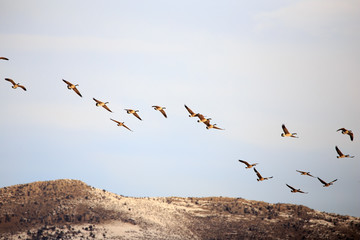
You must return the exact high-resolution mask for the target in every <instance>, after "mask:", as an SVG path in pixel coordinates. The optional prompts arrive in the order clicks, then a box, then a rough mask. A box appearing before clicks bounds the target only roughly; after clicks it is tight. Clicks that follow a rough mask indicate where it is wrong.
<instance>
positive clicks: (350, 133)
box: [336, 128, 354, 141]
mask: <svg viewBox="0 0 360 240" xmlns="http://www.w3.org/2000/svg"><path fill="white" fill-rule="evenodd" d="M336 131H337V132H338V131H341V133H342V134H347V135H349V136H350V140H351V141H353V140H354V133H353V132H352V131H351V130H348V129H346V128H339V129H338V130H336Z"/></svg>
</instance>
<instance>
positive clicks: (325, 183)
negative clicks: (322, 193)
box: [318, 177, 337, 187]
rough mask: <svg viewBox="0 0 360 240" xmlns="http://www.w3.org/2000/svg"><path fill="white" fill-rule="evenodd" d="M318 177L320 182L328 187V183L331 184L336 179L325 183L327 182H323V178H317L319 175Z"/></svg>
mask: <svg viewBox="0 0 360 240" xmlns="http://www.w3.org/2000/svg"><path fill="white" fill-rule="evenodd" d="M318 179H319V181H320V182H321V183H322V184H324V186H323V187H329V186H330V185H333V183H334V182H336V181H337V179H335V180H332V181H331V182H328V183H327V182H325V181H324V180H322V179H321V178H319V177H318Z"/></svg>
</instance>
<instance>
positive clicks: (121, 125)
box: [110, 118, 133, 132]
mask: <svg viewBox="0 0 360 240" xmlns="http://www.w3.org/2000/svg"><path fill="white" fill-rule="evenodd" d="M110 120H112V121H114V122H116V123H117V125H118V126H119V127H124V128H126V129H128V130H129V131H131V132H132V131H133V130H131V129H130V128H128V127H127V126H126V125H125V124H124V122H119V121H116V120H114V119H112V118H110Z"/></svg>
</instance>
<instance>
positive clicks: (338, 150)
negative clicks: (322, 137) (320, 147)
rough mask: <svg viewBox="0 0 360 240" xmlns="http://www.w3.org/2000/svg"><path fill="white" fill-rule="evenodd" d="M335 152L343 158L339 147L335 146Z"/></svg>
mask: <svg viewBox="0 0 360 240" xmlns="http://www.w3.org/2000/svg"><path fill="white" fill-rule="evenodd" d="M335 150H336V152H337V153H338V154H339V156H343V155H344V154H343V153H342V152H341V151H340V149H339V148H338V147H337V146H335Z"/></svg>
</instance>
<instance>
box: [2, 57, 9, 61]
mask: <svg viewBox="0 0 360 240" xmlns="http://www.w3.org/2000/svg"><path fill="white" fill-rule="evenodd" d="M0 59H1V60H6V61H9V59H8V58H6V57H0Z"/></svg>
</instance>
